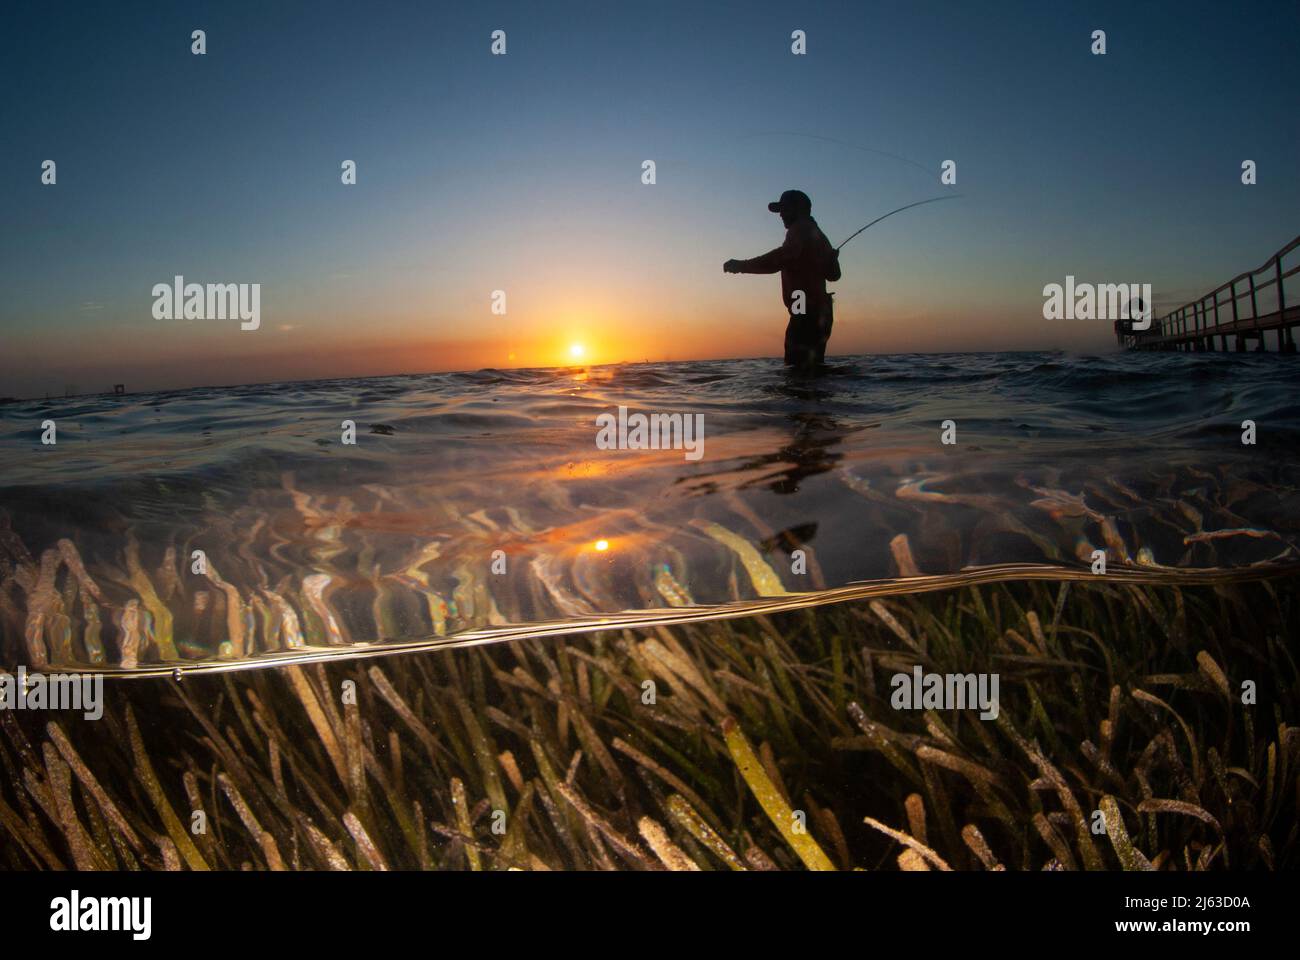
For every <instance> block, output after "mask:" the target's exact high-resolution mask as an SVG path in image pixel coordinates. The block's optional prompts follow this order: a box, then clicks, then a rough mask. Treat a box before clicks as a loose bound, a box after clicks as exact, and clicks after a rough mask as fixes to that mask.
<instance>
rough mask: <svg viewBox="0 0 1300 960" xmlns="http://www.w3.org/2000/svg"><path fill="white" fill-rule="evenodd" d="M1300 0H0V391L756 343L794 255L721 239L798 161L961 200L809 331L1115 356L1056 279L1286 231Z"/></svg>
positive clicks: (1211, 250) (265, 377)
mask: <svg viewBox="0 0 1300 960" xmlns="http://www.w3.org/2000/svg"><path fill="white" fill-rule="evenodd" d="M1297 9H1298V8H1297V5H1296V4H1294V3H1282V2H1277V3H1258V4H1256V3H1234V4H1231V5H1228V4H1222V3H1209V2H1207V3H1198V2H1183V3H1178V4H1168V5H1162V4H1156V3H1151V4H1140V5H1134V4H1131V3H1114V4H1105V3H1069V4H1064V3H1025V4H996V5H985V4H974V3H964V2H955V3H933V4H932V3H921V2H918V3H880V4H877V3H863V2H852V3H843V4H840V3H810V4H791V3H782V2H761V3H755V2H746V3H707V2H702V3H662V2H653V3H635V4H634V3H590V4H585V3H584V4H577V3H564V2H556V3H551V2H547V3H537V2H533V3H520V4H492V3H473V4H469V3H463V4H457V5H455V6H448V7H446V8H445V9H443V8H440V7H439V6H438V5H434V4H423V3H422V4H414V3H411V4H398V3H355V4H341V3H310V4H290V3H279V2H274V3H234V4H211V5H209V4H186V3H166V4H104V5H97V6H95V7H94V8H93V9H91V10H84V9H82V5H80V4H62V3H48V4H39V5H38V4H34V3H33V4H27V3H18V4H14V3H10V4H6V5H5V9H4V12H3V14H0V18H2V20H0V34H2V36H0V62H2V63H3V66H2V67H0V71H2V72H3V76H4V79H5V83H4V85H3V93H0V101H2V102H3V110H2V111H0V116H3V118H4V119H3V123H2V130H3V133H2V135H3V140H4V145H5V149H4V150H3V152H2V153H0V212H2V215H3V220H4V228H3V231H0V290H2V291H3V297H0V396H5V395H11V396H34V395H40V394H42V393H44V392H50V393H63V392H64V390H65V389H68V388H71V389H73V391H74V392H77V391H80V392H94V391H99V390H103V389H107V388H108V387H110V386H111V384H113V383H117V382H125V383H126V384H127V386H128V388H130V389H133V390H139V389H153V388H169V387H177V386H190V385H201V384H222V383H241V382H260V381H270V380H286V379H289V380H296V379H305V378H316V377H331V376H356V375H370V374H384V373H402V372H418V371H427V370H461V369H477V368H481V367H506V366H551V365H556V364H560V363H566V362H569V361H570V360H571V356H570V352H569V351H570V348H571V347H572V345H574V344H581V345H583V347H584V348H585V352H584V354H583V356H582V357H581V358H580V359H581V360H582V361H584V362H587V361H589V362H593V363H605V362H619V361H625V360H642V359H647V358H648V359H652V360H663V359H673V360H680V359H688V358H706V357H738V356H744V357H748V356H776V355H779V354H780V349H781V337H782V333H783V330H784V324H785V314H784V311H783V308H782V305H781V301H780V285H779V281H778V280H777V278H775V277H756V276H729V275H725V274H724V273H723V272H722V263H723V261H724V260H726V259H728V258H730V257H752V256H755V255H757V254H759V253H762V252H764V251H766V250H769V249H771V248H772V247H774V246H776V245H778V244H779V243H780V241H781V237H782V228H781V226H780V221H779V220H778V218H777V217H776V216H775V215H773V214H771V213H768V211H767V209H766V204H767V202H768V201H769V200H774V199H776V197H777V196H778V195H779V194H780V193H781V191H782V190H784V189H788V188H798V189H802V190H804V191H806V192H807V193H808V194H809V195H810V196H811V197H812V199H813V214H814V216H815V217H816V218H817V219H818V221H819V223H820V224H821V226H822V228H823V230H824V231H825V232H826V234H827V235H828V237H829V238H830V239H831V241H832V242H833V243H839V242H840V241H841V240H843V239H844V238H845V237H847V236H848V235H849V234H851V233H852V232H853V231H854V230H856V229H857V228H858V227H860V226H861V225H862V224H864V223H866V222H867V221H868V220H870V219H872V218H874V217H876V216H878V215H880V214H882V213H885V212H887V211H889V210H890V209H892V208H894V207H898V206H901V205H903V204H905V203H909V202H911V201H914V200H920V199H923V198H926V197H930V196H940V195H942V194H944V193H945V192H956V193H960V194H961V199H958V200H954V201H952V202H949V203H942V204H932V205H929V206H926V207H922V208H920V209H918V210H912V211H908V212H906V213H902V214H900V215H898V216H897V217H893V218H891V219H889V220H887V221H885V222H884V223H882V224H880V225H879V226H877V227H874V228H872V230H870V231H868V232H867V233H866V234H864V235H863V236H861V237H859V238H858V239H857V240H855V241H854V242H853V243H852V244H851V245H850V246H849V247H847V248H846V249H845V252H844V256H843V261H842V263H843V269H844V279H843V281H841V282H840V283H838V284H836V285H834V286H833V287H832V289H834V290H836V292H837V302H836V328H835V334H834V337H833V339H832V341H831V347H830V352H831V353H832V354H844V353H873V352H899V351H926V352H930V351H942V350H1026V349H1039V348H1065V349H1074V350H1095V349H1112V348H1113V336H1112V334H1111V329H1110V324H1109V322H1098V321H1093V322H1091V323H1089V322H1086V321H1054V322H1050V323H1049V322H1048V321H1045V320H1043V319H1042V304H1043V297H1042V288H1043V286H1044V284H1047V283H1054V282H1056V283H1059V282H1063V281H1064V279H1065V277H1066V275H1067V274H1073V275H1074V276H1076V277H1077V278H1079V279H1080V280H1087V281H1093V282H1115V283H1118V282H1125V283H1127V282H1145V283H1151V284H1152V286H1153V288H1154V291H1155V295H1156V301H1157V310H1159V309H1160V308H1161V307H1168V306H1174V305H1177V303H1180V302H1182V301H1183V300H1186V299H1190V298H1191V297H1194V296H1196V295H1199V294H1202V293H1204V292H1206V291H1207V290H1209V289H1211V288H1213V287H1214V286H1217V285H1218V284H1219V283H1221V282H1223V281H1224V280H1227V279H1229V278H1230V277H1232V276H1233V275H1234V274H1236V273H1238V272H1241V271H1243V270H1245V269H1248V268H1252V267H1256V266H1259V265H1260V264H1262V263H1263V262H1264V261H1265V260H1266V259H1267V258H1268V257H1269V256H1270V255H1271V254H1272V253H1273V252H1274V251H1275V250H1276V249H1278V248H1279V247H1281V246H1282V245H1283V244H1284V243H1286V242H1287V241H1288V240H1290V239H1291V238H1292V237H1293V236H1295V235H1296V233H1297V232H1300V186H1298V185H1297V183H1296V178H1297V175H1298V174H1300V119H1297V114H1296V109H1295V94H1294V87H1295V83H1294V72H1295V64H1296V63H1297V62H1298V59H1300V14H1298V13H1297ZM1098 28H1100V29H1104V30H1106V32H1107V45H1108V53H1107V54H1106V55H1105V56H1093V55H1091V54H1090V52H1089V47H1090V43H1091V41H1090V34H1091V32H1092V31H1093V30H1094V29H1098ZM194 29H203V30H205V31H206V33H207V54H206V55H205V56H194V55H192V54H191V53H190V43H191V41H190V33H191V31H192V30H194ZM494 29H503V30H505V31H506V33H507V38H508V53H507V55H506V56H492V55H491V54H490V52H489V45H490V34H491V32H492V31H493V30H494ZM795 29H802V30H804V31H806V33H807V37H808V53H807V55H806V56H794V55H792V54H791V52H790V43H791V40H790V34H791V31H792V30H795ZM47 159H52V160H54V161H56V163H57V175H58V182H57V185H55V186H44V185H42V184H41V182H40V176H41V163H42V162H43V161H45V160H47ZM647 159H649V160H654V161H655V163H656V165H657V183H656V184H654V185H653V186H647V185H643V184H642V183H641V165H642V161H644V160H647ZM946 159H952V160H955V161H956V162H957V165H958V167H957V185H956V187H947V186H943V185H941V184H940V183H939V172H940V164H941V163H942V161H944V160H946ZM1245 159H1251V160H1254V161H1256V162H1257V164H1258V169H1259V183H1258V184H1257V185H1255V186H1249V187H1247V186H1242V185H1241V183H1240V170H1241V162H1242V160H1245ZM344 160H355V161H356V163H357V167H358V183H357V185H356V186H344V185H342V184H341V183H340V164H341V163H342V162H343V161H344ZM177 274H181V275H183V276H184V277H185V278H186V279H187V280H188V281H197V282H220V283H253V282H257V283H260V284H261V285H262V293H261V314H262V317H261V322H262V326H261V329H260V330H257V331H251V332H245V331H241V330H240V329H239V324H238V321H233V320H232V321H221V320H190V321H186V320H156V319H154V318H153V316H152V312H151V311H152V305H153V296H152V294H151V289H152V287H153V286H154V284H157V283H170V282H171V280H172V278H173V277H174V276H175V275H177ZM496 289H503V290H505V291H506V294H507V305H508V313H507V314H506V316H494V315H493V314H492V313H491V310H490V307H491V295H492V291H493V290H496ZM512 358H513V359H512Z"/></svg>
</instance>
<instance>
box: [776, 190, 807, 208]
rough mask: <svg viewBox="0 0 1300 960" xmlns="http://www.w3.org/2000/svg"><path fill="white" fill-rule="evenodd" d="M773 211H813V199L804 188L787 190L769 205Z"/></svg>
mask: <svg viewBox="0 0 1300 960" xmlns="http://www.w3.org/2000/svg"><path fill="white" fill-rule="evenodd" d="M767 209H769V210H771V211H772V212H773V213H782V212H788V213H812V201H811V200H809V199H808V194H806V193H804V192H803V191H802V190H787V191H786V192H785V193H783V194H781V199H780V200H777V201H775V202H773V203H769V204H768V205H767Z"/></svg>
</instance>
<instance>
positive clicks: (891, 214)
mask: <svg viewBox="0 0 1300 960" xmlns="http://www.w3.org/2000/svg"><path fill="white" fill-rule="evenodd" d="M959 196H960V194H950V195H948V196H946V197H931V198H930V199H929V200H918V201H916V203H909V204H908V205H907V206H905V207H899V208H898V209H897V210H890V211H889V212H888V213H887V214H885V217H892V216H893V215H894V214H896V213H902V212H903V211H904V210H911V209H912V208H913V207H919V206H921V204H923V203H934V202H935V201H936V200H956V199H957V197H959ZM885 217H876V219H874V220H872V221H871V222H870V223H869V224H867V226H866V227H863V228H862V230H866V229H867V227H874V226H875V225H876V224H878V223H879V222H880V221H881V220H884V219H885ZM862 230H859V231H858V232H857V233H855V234H853V237H856V236H857V235H858V233H861V232H862ZM853 237H849V240H852V239H853ZM849 240H845V241H844V243H841V244H840V245H839V246H838V247H836V248H835V252H836V253H839V252H840V250H842V249H843V248H844V247H845V245H846V244H847V243H848V242H849Z"/></svg>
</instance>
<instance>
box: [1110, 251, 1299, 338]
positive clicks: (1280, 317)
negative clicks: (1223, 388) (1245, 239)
mask: <svg viewBox="0 0 1300 960" xmlns="http://www.w3.org/2000/svg"><path fill="white" fill-rule="evenodd" d="M1288 259H1289V260H1290V265H1289V266H1288V265H1287V263H1286V261H1287V260H1288ZM1297 273H1300V237H1296V238H1295V239H1294V240H1292V241H1291V242H1290V243H1288V244H1287V245H1286V246H1285V247H1283V248H1282V249H1281V250H1279V251H1278V252H1277V253H1275V254H1273V256H1272V257H1270V258H1269V260H1268V262H1267V263H1265V264H1264V265H1263V266H1262V267H1259V268H1258V269H1256V270H1249V271H1247V272H1246V273H1243V274H1241V275H1240V276H1237V277H1234V278H1233V279H1231V280H1229V281H1228V282H1227V283H1225V284H1223V286H1221V287H1218V288H1216V289H1215V290H1212V291H1211V292H1209V293H1207V294H1206V295H1205V296H1203V297H1201V298H1200V299H1198V300H1193V301H1191V302H1190V303H1185V304H1183V305H1182V306H1181V307H1179V308H1178V309H1177V310H1174V311H1173V312H1172V313H1168V314H1166V315H1165V316H1163V317H1161V318H1159V319H1158V320H1153V321H1152V323H1151V329H1150V330H1145V331H1133V330H1130V329H1125V328H1126V327H1128V326H1129V324H1128V323H1124V324H1122V325H1120V326H1118V327H1117V328H1116V336H1117V337H1118V338H1119V343H1120V346H1122V347H1126V348H1128V349H1130V350H1188V351H1196V352H1200V351H1212V350H1229V349H1233V350H1238V351H1244V350H1247V349H1250V348H1251V347H1252V346H1253V349H1255V350H1260V351H1262V350H1265V349H1267V347H1266V343H1267V342H1268V340H1270V339H1271V340H1272V341H1273V348H1274V349H1275V350H1277V351H1279V352H1281V353H1295V352H1296V336H1295V328H1296V326H1297V325H1300V284H1297V282H1296V281H1294V280H1293V281H1292V282H1291V284H1290V286H1291V289H1290V291H1288V290H1287V282H1286V281H1287V279H1288V278H1290V277H1293V276H1295V275H1296V274H1297ZM1270 333H1272V334H1273V336H1272V337H1271V338H1269V337H1267V335H1268V334H1270ZM1229 340H1231V342H1232V346H1231V347H1229V345H1228V344H1229ZM1216 341H1217V345H1216Z"/></svg>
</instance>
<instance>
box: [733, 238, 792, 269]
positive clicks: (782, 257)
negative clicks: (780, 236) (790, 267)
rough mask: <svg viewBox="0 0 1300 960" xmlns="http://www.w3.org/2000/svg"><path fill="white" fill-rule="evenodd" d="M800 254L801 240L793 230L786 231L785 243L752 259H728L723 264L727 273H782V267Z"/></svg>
mask: <svg viewBox="0 0 1300 960" xmlns="http://www.w3.org/2000/svg"><path fill="white" fill-rule="evenodd" d="M798 256H799V240H798V238H797V237H795V235H794V231H793V230H788V231H786V235H785V243H783V244H781V246H779V247H777V248H776V249H775V250H769V251H768V252H767V253H765V254H763V255H762V256H759V257H754V258H753V259H752V260H728V261H727V262H726V263H724V264H723V265H722V269H723V270H724V271H726V272H727V273H780V272H781V268H782V267H784V266H786V265H787V264H790V263H793V262H794V260H795V259H797V258H798Z"/></svg>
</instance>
